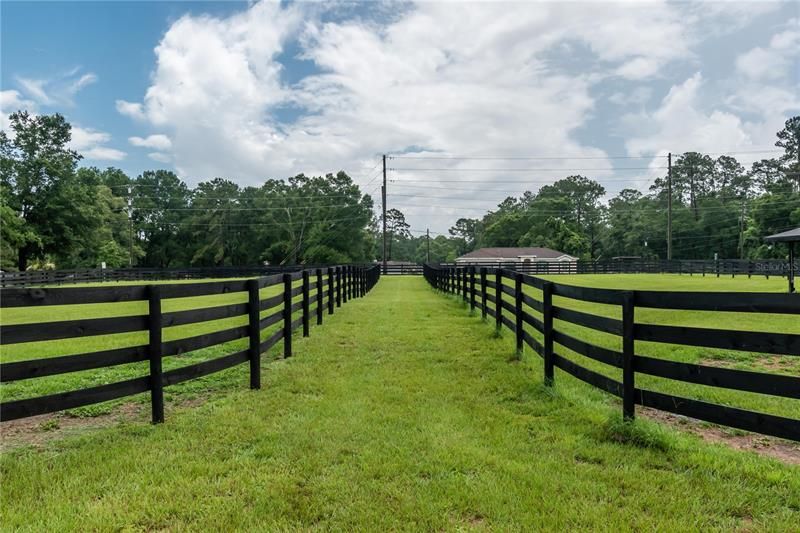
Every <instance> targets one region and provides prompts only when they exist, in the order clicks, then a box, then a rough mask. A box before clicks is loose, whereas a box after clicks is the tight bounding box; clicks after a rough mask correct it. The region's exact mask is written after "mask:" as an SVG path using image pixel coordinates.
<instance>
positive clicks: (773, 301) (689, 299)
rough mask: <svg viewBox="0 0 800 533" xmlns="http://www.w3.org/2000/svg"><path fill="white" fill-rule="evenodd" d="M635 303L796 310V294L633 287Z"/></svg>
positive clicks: (701, 308) (666, 306)
mask: <svg viewBox="0 0 800 533" xmlns="http://www.w3.org/2000/svg"><path fill="white" fill-rule="evenodd" d="M636 306H637V307H650V308H655V309H681V310H691V311H733V312H742V313H788V314H800V297H798V295H796V294H780V293H771V292H744V293H742V292H735V293H727V292H689V291H683V292H672V291H669V292H667V291H636Z"/></svg>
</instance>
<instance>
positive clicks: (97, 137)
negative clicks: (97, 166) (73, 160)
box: [69, 125, 127, 161]
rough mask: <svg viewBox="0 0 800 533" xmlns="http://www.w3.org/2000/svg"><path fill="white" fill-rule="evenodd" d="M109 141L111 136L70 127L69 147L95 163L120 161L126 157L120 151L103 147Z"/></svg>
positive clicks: (87, 129) (91, 130)
mask: <svg viewBox="0 0 800 533" xmlns="http://www.w3.org/2000/svg"><path fill="white" fill-rule="evenodd" d="M109 141H111V135H110V134H108V133H106V132H103V131H97V130H93V129H89V128H81V127H79V126H75V125H73V126H72V140H71V141H70V143H69V147H70V148H71V149H73V150H75V151H76V152H78V153H79V154H81V155H82V156H83V157H85V158H86V159H91V160H97V161H120V160H122V159H124V158H125V156H126V155H127V154H126V153H125V152H123V151H121V150H117V149H115V148H110V147H108V146H104V145H105V144H106V143H108V142H109Z"/></svg>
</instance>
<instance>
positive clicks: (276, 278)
mask: <svg viewBox="0 0 800 533" xmlns="http://www.w3.org/2000/svg"><path fill="white" fill-rule="evenodd" d="M282 282H283V274H273V275H271V276H265V277H263V278H258V288H259V289H263V288H264V287H272V286H273V285H279V284H280V283H282Z"/></svg>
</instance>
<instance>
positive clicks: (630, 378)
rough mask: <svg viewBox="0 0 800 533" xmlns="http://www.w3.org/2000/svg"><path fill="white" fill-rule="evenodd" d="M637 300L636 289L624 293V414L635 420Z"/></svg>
mask: <svg viewBox="0 0 800 533" xmlns="http://www.w3.org/2000/svg"><path fill="white" fill-rule="evenodd" d="M635 301H636V293H635V291H625V292H623V293H622V416H623V418H625V419H626V420H633V418H634V416H635V409H636V408H635V404H636V401H635V398H634V395H635V393H636V385H635V382H634V376H635V373H634V369H633V352H634V310H635V307H634V306H635Z"/></svg>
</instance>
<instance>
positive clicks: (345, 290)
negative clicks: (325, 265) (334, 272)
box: [340, 265, 350, 304]
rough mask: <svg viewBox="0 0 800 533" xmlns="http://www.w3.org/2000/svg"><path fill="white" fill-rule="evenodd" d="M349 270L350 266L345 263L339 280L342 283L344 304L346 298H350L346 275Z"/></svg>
mask: <svg viewBox="0 0 800 533" xmlns="http://www.w3.org/2000/svg"><path fill="white" fill-rule="evenodd" d="M349 272H350V267H349V266H346V265H345V266H343V267H342V275H341V278H340V281H341V283H342V303H343V304H346V303H347V300H349V299H350V293H349V292H348V291H349V288H350V283H349V276H348V274H349Z"/></svg>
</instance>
